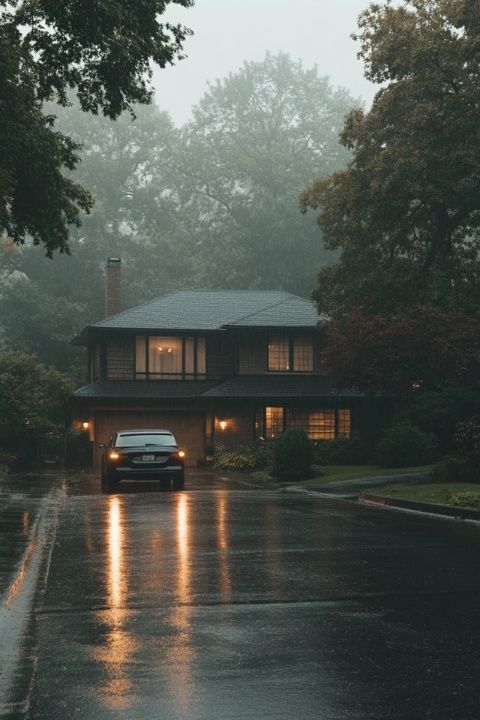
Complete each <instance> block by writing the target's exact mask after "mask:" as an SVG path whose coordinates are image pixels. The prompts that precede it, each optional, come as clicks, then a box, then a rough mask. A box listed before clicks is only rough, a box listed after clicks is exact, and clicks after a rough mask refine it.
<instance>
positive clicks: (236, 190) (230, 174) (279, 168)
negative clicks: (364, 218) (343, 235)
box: [152, 53, 354, 295]
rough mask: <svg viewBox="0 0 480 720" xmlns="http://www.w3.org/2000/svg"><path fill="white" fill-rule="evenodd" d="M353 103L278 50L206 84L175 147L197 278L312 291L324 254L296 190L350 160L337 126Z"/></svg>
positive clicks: (157, 183) (226, 284)
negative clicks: (206, 89)
mask: <svg viewBox="0 0 480 720" xmlns="http://www.w3.org/2000/svg"><path fill="white" fill-rule="evenodd" d="M353 105H354V100H353V99H352V98H351V97H350V96H349V95H348V93H347V92H346V91H344V90H334V89H333V88H332V87H331V86H330V84H329V82H328V79H327V78H325V77H321V76H319V74H318V71H317V68H312V69H306V68H304V67H303V66H302V64H301V62H299V61H294V60H293V59H292V58H290V57H289V56H288V55H286V54H283V53H279V54H278V55H271V54H267V55H266V57H265V59H264V60H263V61H261V62H245V63H244V64H243V66H242V67H241V68H240V69H239V71H238V72H236V73H235V74H230V75H229V76H228V77H227V78H225V79H222V80H218V81H217V82H215V83H214V84H212V85H210V87H209V89H208V91H207V92H206V93H205V95H204V96H203V97H202V99H201V100H200V102H199V103H198V105H197V106H196V107H195V108H194V110H193V119H192V121H191V122H190V123H189V124H188V125H187V126H186V127H184V128H183V130H182V132H181V135H180V141H179V144H178V153H177V154H176V156H175V164H176V167H177V169H178V172H177V182H176V188H177V191H178V194H179V199H180V201H181V206H182V208H184V210H185V211H186V212H184V213H182V223H183V224H184V225H185V229H186V230H187V229H188V230H189V232H190V235H191V238H192V243H194V245H195V255H196V262H197V270H196V275H197V277H198V276H200V277H199V278H198V281H197V282H199V283H201V286H205V283H206V284H207V285H209V286H212V284H213V285H214V286H218V287H262V288H275V289H277V288H284V289H286V290H290V291H292V292H297V293H298V294H304V295H307V294H310V292H311V286H312V282H313V273H312V268H315V267H316V266H318V265H323V264H325V263H326V262H328V261H329V260H330V257H329V255H326V254H325V251H324V248H323V246H322V244H321V243H320V242H319V241H318V236H317V233H316V232H315V227H314V223H313V222H312V218H311V217H302V216H301V215H300V214H299V213H298V190H299V188H301V187H303V186H304V185H305V183H307V182H308V181H309V180H310V178H312V177H317V176H322V177H324V176H326V175H328V174H329V173H330V172H333V171H334V170H336V169H338V168H340V167H343V166H344V165H345V163H346V162H347V160H348V157H349V153H348V152H347V151H346V150H345V149H344V148H342V147H341V146H340V144H339V142H338V133H339V132H340V128H341V126H342V122H343V118H344V116H345V114H346V113H347V112H348V110H350V109H351V108H352V106H353ZM152 168H153V172H154V173H155V164H154V163H152ZM159 169H160V172H161V175H160V179H159V181H157V180H156V178H155V176H154V178H153V182H154V183H155V187H156V188H157V195H158V193H159V192H161V190H162V189H163V184H162V174H163V169H162V166H161V164H160V165H159ZM292 238H294V241H293V240H292ZM213 256H214V257H215V264H214V266H212V262H211V258H212V257H213ZM279 258H282V260H281V262H279Z"/></svg>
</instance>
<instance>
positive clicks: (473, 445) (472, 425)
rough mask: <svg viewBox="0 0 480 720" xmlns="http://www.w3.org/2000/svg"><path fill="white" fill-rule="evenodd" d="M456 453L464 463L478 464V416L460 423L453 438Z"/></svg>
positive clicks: (479, 424)
mask: <svg viewBox="0 0 480 720" xmlns="http://www.w3.org/2000/svg"><path fill="white" fill-rule="evenodd" d="M454 442H455V445H456V447H457V448H458V453H459V455H460V457H462V458H463V459H464V460H465V461H466V462H468V463H472V464H478V463H479V462H480V415H476V416H474V417H471V418H468V420H465V421H464V422H462V423H460V424H459V426H458V427H457V430H456V432H455V436H454Z"/></svg>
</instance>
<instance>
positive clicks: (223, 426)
mask: <svg viewBox="0 0 480 720" xmlns="http://www.w3.org/2000/svg"><path fill="white" fill-rule="evenodd" d="M218 424H219V425H220V430H226V429H227V421H226V420H220V422H219V423H218Z"/></svg>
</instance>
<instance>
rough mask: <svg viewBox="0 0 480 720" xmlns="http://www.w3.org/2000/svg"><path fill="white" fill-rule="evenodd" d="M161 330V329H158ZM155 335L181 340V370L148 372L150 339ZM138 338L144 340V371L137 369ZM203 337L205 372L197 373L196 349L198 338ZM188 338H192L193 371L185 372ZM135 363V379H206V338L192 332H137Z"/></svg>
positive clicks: (197, 349)
mask: <svg viewBox="0 0 480 720" xmlns="http://www.w3.org/2000/svg"><path fill="white" fill-rule="evenodd" d="M158 332H161V331H158ZM155 337H165V338H166V337H171V338H172V339H175V340H180V341H181V353H182V370H181V372H173V373H168V372H150V339H151V338H155ZM138 338H143V341H144V350H143V352H144V355H145V371H138V370H137V342H138ZM201 338H203V340H204V341H203V347H204V349H205V372H202V373H199V372H198V365H199V362H198V360H199V358H198V351H199V345H201V343H199V340H200V339H201ZM188 339H193V372H192V373H187V372H185V365H186V344H187V340H188ZM134 347H135V363H134V374H135V380H139V381H142V380H158V381H162V380H164V381H165V380H177V381H191V380H206V379H207V338H206V336H205V335H195V334H193V333H191V334H188V335H165V334H163V335H160V334H155V335H153V334H151V333H149V334H148V335H144V334H139V335H135V343H134Z"/></svg>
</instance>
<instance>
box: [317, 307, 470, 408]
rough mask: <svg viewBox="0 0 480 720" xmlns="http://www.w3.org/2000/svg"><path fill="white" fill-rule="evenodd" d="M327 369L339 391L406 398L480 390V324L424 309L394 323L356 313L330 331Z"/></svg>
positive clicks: (326, 351) (461, 316) (455, 314)
mask: <svg viewBox="0 0 480 720" xmlns="http://www.w3.org/2000/svg"><path fill="white" fill-rule="evenodd" d="M327 334H328V342H327V345H326V349H325V352H324V354H323V362H324V369H325V371H326V373H327V374H328V375H329V376H330V377H331V378H332V379H333V380H334V382H335V383H336V385H337V387H339V388H345V387H357V388H359V389H361V390H363V391H365V392H367V393H387V394H391V395H393V396H404V395H406V394H408V393H410V392H411V391H412V390H420V389H424V390H435V391H442V390H443V389H445V388H447V387H468V388H472V389H474V388H479V387H480V320H478V319H472V318H470V317H467V316H465V315H461V314H458V313H437V312H436V311H433V310H430V309H428V308H420V309H417V310H416V311H415V313H412V314H409V315H404V316H400V317H396V318H385V317H382V316H381V315H365V314H364V313H363V312H362V311H360V310H357V311H353V312H352V313H350V314H349V315H348V316H347V317H346V318H345V320H344V322H343V323H341V324H337V325H336V326H330V327H328V328H327Z"/></svg>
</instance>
